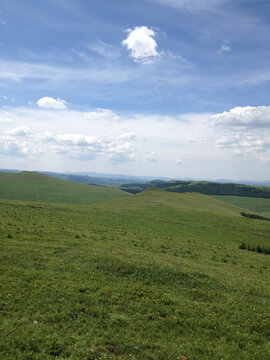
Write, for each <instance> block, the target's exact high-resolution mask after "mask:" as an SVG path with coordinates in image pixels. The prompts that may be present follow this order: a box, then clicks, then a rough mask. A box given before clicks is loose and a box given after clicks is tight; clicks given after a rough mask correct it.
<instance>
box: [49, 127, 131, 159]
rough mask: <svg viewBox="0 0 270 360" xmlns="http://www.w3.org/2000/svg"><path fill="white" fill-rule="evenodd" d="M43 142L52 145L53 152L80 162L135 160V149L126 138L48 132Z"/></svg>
mask: <svg viewBox="0 0 270 360" xmlns="http://www.w3.org/2000/svg"><path fill="white" fill-rule="evenodd" d="M43 140H44V141H45V142H47V143H49V144H52V147H51V149H52V151H53V152H56V153H57V154H64V155H68V156H70V157H71V158H75V159H78V160H92V159H95V158H96V157H97V156H102V157H103V158H104V159H107V160H109V161H110V162H113V163H117V162H124V161H132V160H135V158H136V156H135V153H134V149H133V148H132V146H131V144H130V143H129V142H126V141H125V140H126V139H125V138H121V137H118V138H111V137H107V136H101V137H96V136H86V135H82V134H59V135H55V134H52V133H49V132H46V133H45V134H44V135H43Z"/></svg>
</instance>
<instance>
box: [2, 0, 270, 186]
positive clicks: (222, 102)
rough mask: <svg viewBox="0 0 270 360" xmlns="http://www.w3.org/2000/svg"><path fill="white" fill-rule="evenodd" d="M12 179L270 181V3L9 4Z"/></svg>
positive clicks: (6, 106) (6, 78) (6, 56)
mask: <svg viewBox="0 0 270 360" xmlns="http://www.w3.org/2000/svg"><path fill="white" fill-rule="evenodd" d="M0 54H1V55H0V168H2V169H3V168H5V169H21V170H40V171H41V170H43V171H46V170H47V171H57V172H100V173H113V174H126V175H138V176H153V177H172V178H174V177H176V178H197V179H222V178H223V179H224V178H225V179H232V180H241V179H247V180H269V179H270V1H269V0H233V1H232V0H129V1H126V0H114V1H108V0H107V1H106V0H47V1H36V0H27V1H21V0H2V1H1V2H0Z"/></svg>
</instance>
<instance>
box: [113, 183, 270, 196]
mask: <svg viewBox="0 0 270 360" xmlns="http://www.w3.org/2000/svg"><path fill="white" fill-rule="evenodd" d="M152 187H155V188H158V189H162V190H166V191H169V192H177V193H186V192H197V193H201V194H206V195H236V196H248V197H262V198H270V187H258V186H251V185H244V184H235V183H218V182H210V181H184V180H170V181H163V180H152V181H149V182H147V183H131V184H122V185H121V186H119V189H121V190H124V191H127V192H130V193H133V194H136V193H140V192H142V191H144V190H147V189H149V188H152Z"/></svg>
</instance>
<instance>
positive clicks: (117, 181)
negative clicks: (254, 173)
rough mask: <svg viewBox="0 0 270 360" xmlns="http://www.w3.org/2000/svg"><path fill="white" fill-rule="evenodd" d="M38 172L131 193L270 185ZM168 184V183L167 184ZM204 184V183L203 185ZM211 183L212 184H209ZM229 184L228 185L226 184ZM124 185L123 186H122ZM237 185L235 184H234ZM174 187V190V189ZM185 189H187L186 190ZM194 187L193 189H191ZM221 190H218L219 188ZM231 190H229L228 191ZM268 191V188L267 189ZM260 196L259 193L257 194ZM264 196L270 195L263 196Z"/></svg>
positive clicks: (266, 184) (268, 182) (267, 183)
mask: <svg viewBox="0 0 270 360" xmlns="http://www.w3.org/2000/svg"><path fill="white" fill-rule="evenodd" d="M0 172H5V173H19V172H21V170H16V169H12V170H10V169H0ZM38 173H41V174H45V175H49V176H52V177H54V178H58V179H62V180H69V181H74V182H77V183H82V184H91V185H97V186H116V187H118V188H121V189H122V190H124V191H128V192H131V193H137V192H141V191H143V190H146V189H148V188H150V187H153V186H155V187H158V188H160V189H164V190H165V188H166V190H167V188H170V190H169V189H168V191H173V192H189V191H196V190H194V187H193V188H190V186H194V184H197V185H196V186H197V189H201V191H197V192H202V193H203V194H210V193H208V192H204V191H202V190H205V191H210V190H209V188H212V189H215V190H214V191H215V193H211V194H210V195H225V193H223V192H222V189H224V191H225V192H226V195H236V194H235V193H232V192H231V191H232V190H231V189H232V188H234V191H236V192H238V189H239V188H238V187H237V186H239V185H251V186H252V187H256V188H257V187H263V188H265V187H270V180H265V181H253V180H237V181H233V180H229V179H217V180H210V181H201V180H200V179H194V178H191V179H190V178H181V179H172V178H168V177H162V178H160V179H158V180H157V179H156V178H155V177H151V176H132V175H120V174H106V173H103V174H101V173H96V172H74V173H59V172H52V171H38ZM165 183H166V184H167V185H166V184H165ZM202 184H204V185H202ZM206 184H208V185H206ZM209 184H211V185H209ZM213 184H217V186H214V185H213ZM218 184H221V185H222V186H218ZM225 184H227V185H226V186H224V185H225ZM122 185H123V186H122ZM233 185H235V186H233ZM175 186H176V187H177V188H178V187H179V186H181V189H182V191H178V190H176V189H174V187H175ZM173 189H174V190H173ZM184 189H185V190H184ZM191 189H193V190H191ZM217 189H220V190H219V191H221V192H222V193H220V192H217V191H218V190H217ZM236 189H237V190H236ZM228 191H229V192H228ZM266 191H267V190H266ZM237 195H238V194H237ZM242 196H255V195H242ZM256 196H259V195H256ZM262 197H268V196H262Z"/></svg>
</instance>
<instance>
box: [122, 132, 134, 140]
mask: <svg viewBox="0 0 270 360" xmlns="http://www.w3.org/2000/svg"><path fill="white" fill-rule="evenodd" d="M119 139H121V140H134V139H135V135H134V134H133V133H125V134H122V135H120V136H119Z"/></svg>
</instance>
